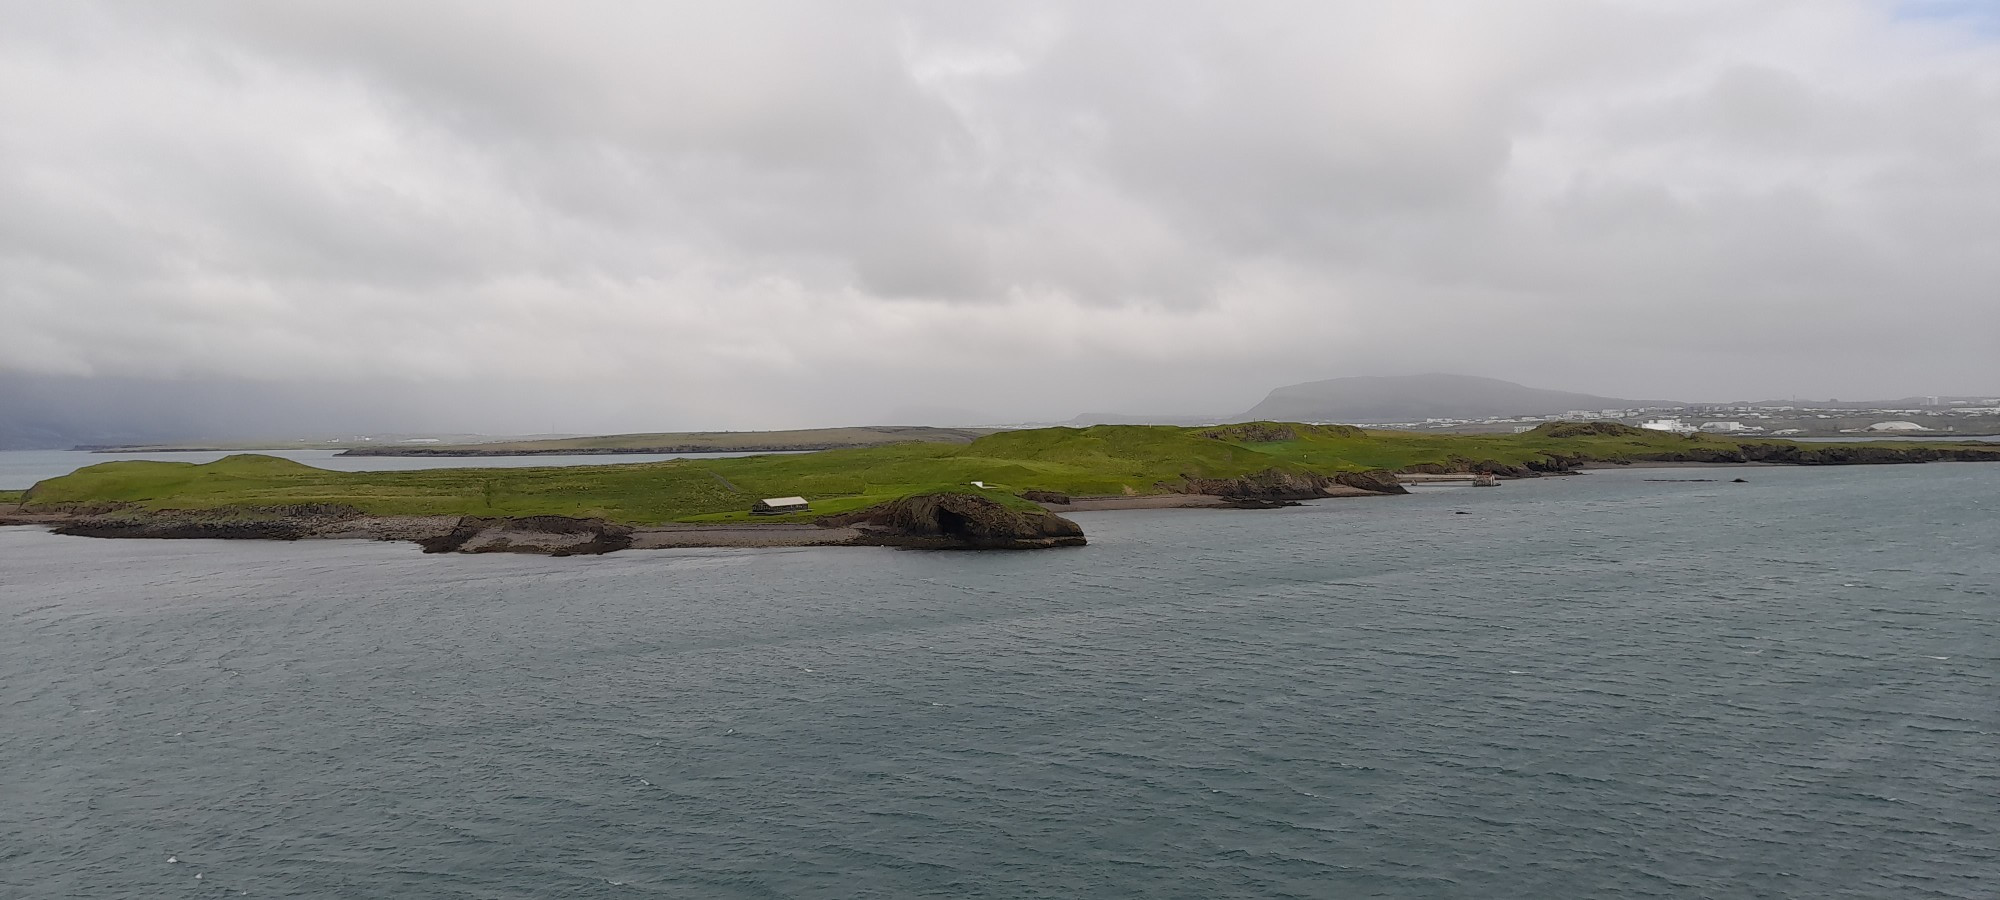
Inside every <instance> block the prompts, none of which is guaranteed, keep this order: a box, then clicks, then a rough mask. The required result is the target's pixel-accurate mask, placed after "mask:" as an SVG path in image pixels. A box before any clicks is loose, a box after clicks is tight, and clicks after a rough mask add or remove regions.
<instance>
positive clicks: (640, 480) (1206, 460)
mask: <svg viewBox="0 0 2000 900" xmlns="http://www.w3.org/2000/svg"><path fill="white" fill-rule="evenodd" d="M1292 430H1293V431H1294V432H1295V436H1294V437H1293V438H1292V439H1290V440H1285V441H1281V442H1259V441H1256V440H1254V439H1252V438H1254V435H1246V433H1244V432H1237V433H1235V434H1234V435H1232V437H1233V439H1218V438H1215V437H1209V436H1206V435H1205V434H1204V432H1205V431H1207V429H1199V428H1177V427H1172V426H1141V425H1107V426H1098V427H1094V428H1085V429H1075V428H1046V429H1037V430H1032V431H1010V432H1001V433H997V434H992V435H988V436H986V437H982V438H980V439H978V440H976V441H973V442H971V443H969V444H945V443H908V444H897V445H893V446H887V447H869V448H860V449H850V450H828V451H823V452H818V453H807V454H798V455H769V456H750V457H740V458H734V459H708V460H670V461H666V462H657V463H634V464H628V465H606V466H572V467H545V468H521V469H430V470H422V471H412V472H330V471H326V470H323V469H315V468H312V467H309V466H305V465H301V464H299V463H294V462H290V461H288V460H282V459H278V458H275V457H268V456H255V455H239V456H231V457H228V458H226V459H223V460H219V461H217V462H213V463H209V464H206V465H193V464H189V463H162V462H111V463H102V464H99V465H95V466H90V467H88V468H85V469H81V470H79V471H77V472H75V473H73V474H71V475H67V476H64V477H62V478H55V479H51V480H49V481H45V482H42V483H41V484H39V485H36V486H35V488H34V489H33V493H32V498H31V500H30V501H29V505H30V506H44V507H46V506H54V505H60V504H68V503H84V504H89V503H106V502H127V503H135V504H139V505H141V506H145V507H150V508H156V509H210V508H216V507H230V506H274V505H283V504H298V503H341V504H348V505H352V506H355V507H359V508H361V509H363V510H366V511H368V512H371V513H376V514H383V515H423V514H454V515H456V514H471V515H536V514H556V515H572V516H599V517H603V518H607V519H612V520H615V521H623V522H633V523H659V522H669V521H691V522H718V521H741V520H747V519H748V518H749V516H748V514H747V510H748V508H749V506H750V504H751V503H752V502H754V501H755V500H757V499H758V498H762V497H778V496H788V495H793V494H797V495H800V496H804V497H806V498H807V499H809V500H811V501H812V503H813V511H812V512H811V513H807V514H800V515H794V516H789V517H770V518H762V517H760V518H759V521H785V520H787V519H810V518H813V517H816V516H819V515H824V514H826V513H831V512H842V511H845V510H850V509H858V508H861V507H864V506H869V505H872V504H874V503H878V502H881V501H884V500H890V499H894V498H897V497H903V496H908V495H911V494H917V493H924V492H929V491H936V490H943V489H959V490H963V489H966V483H967V482H970V481H974V480H979V481H985V482H987V483H988V484H993V485H998V486H999V487H1000V490H998V491H994V492H990V495H992V496H996V498H1004V499H1006V500H1009V501H1011V499H1012V498H1011V496H1009V495H1011V494H1012V493H1013V492H1016V491H1020V490H1026V489H1030V488H1034V489H1042V490H1054V491H1062V492H1066V493H1071V494H1079V495H1093V494H1120V493H1140V494H1145V493H1157V492H1160V491H1162V490H1165V489H1167V488H1165V487H1163V484H1165V485H1171V483H1173V482H1175V481H1178V480H1179V479H1180V478H1181V477H1182V476H1184V475H1187V476H1197V477H1203V478H1232V477H1240V476H1244V475H1250V474H1253V473H1256V472H1261V471H1265V470H1269V469H1277V470H1280V471H1287V472H1319V473H1324V474H1331V473H1334V472H1341V471H1358V470H1365V469H1377V468H1392V469H1394V468H1403V467H1405V466H1412V465H1419V464H1424V463H1446V462H1448V461H1450V460H1451V459H1453V458H1455V457H1456V458H1465V459H1472V460H1479V461H1484V460H1493V461H1498V462H1502V463H1508V464H1512V465H1519V464H1522V463H1525V462H1527V461H1529V460H1531V459H1537V458H1540V457H1541V456H1543V455H1544V454H1545V453H1550V452H1557V453H1565V454H1576V453H1583V454H1587V455H1589V456H1591V457H1594V458H1598V459H1618V458H1623V457H1634V456H1641V455H1644V454H1647V453H1652V452H1659V451H1662V450H1670V449H1673V448H1676V447H1679V448H1685V447H1688V446H1690V442H1691V441H1692V442H1697V443H1705V444H1707V445H1710V446H1733V445H1735V444H1736V443H1738V442H1736V441H1732V440H1728V439H1725V438H1714V437H1706V436H1704V437H1699V438H1682V437H1678V436H1675V435H1670V434H1664V433H1661V434H1658V435H1653V434H1646V435H1584V436H1578V437H1552V436H1549V435H1547V434H1542V433H1529V434H1518V435H1437V434H1413V433H1409V432H1390V431H1366V432H1363V431H1360V430H1358V429H1350V428H1341V427H1338V426H1332V427H1313V426H1294V427H1293V429H1292ZM1903 446H1907V445H1903Z"/></svg>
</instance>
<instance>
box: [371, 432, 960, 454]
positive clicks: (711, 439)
mask: <svg viewBox="0 0 2000 900" xmlns="http://www.w3.org/2000/svg"><path fill="white" fill-rule="evenodd" d="M987 433H988V430H986V429H973V428H928V427H923V426H900V425H884V426H869V427H859V428H804V429H799V430H796V431H686V432H660V433H657V434H606V435H596V436H592V437H578V438H549V439H545V440H534V441H495V442H491V443H479V444H411V445H399V444H392V445H382V446H373V447H370V448H369V449H373V450H421V451H423V452H425V453H439V454H442V453H448V452H450V451H453V450H465V451H472V452H475V453H497V452H523V451H532V452H542V453H548V452H555V451H564V450H628V451H641V450H646V449H651V448H675V449H677V450H679V451H680V452H687V450H686V449H685V448H693V447H699V448H702V449H706V450H714V451H716V452H727V451H731V450H743V449H757V448H765V447H794V446H812V447H871V446H879V445H882V444H890V443H897V442H901V441H942V442H947V443H961V444H962V443H966V442H969V441H971V440H972V439H974V438H976V437H979V436H980V435H982V434H987Z"/></svg>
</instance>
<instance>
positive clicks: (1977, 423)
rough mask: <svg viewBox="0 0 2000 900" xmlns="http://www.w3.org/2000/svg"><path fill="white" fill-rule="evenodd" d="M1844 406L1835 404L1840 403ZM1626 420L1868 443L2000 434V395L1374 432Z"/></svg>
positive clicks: (1567, 416)
mask: <svg viewBox="0 0 2000 900" xmlns="http://www.w3.org/2000/svg"><path fill="white" fill-rule="evenodd" d="M1837 402H1838V401H1832V403H1837ZM1555 421H1572V422H1619V423H1623V424H1626V425H1636V426H1638V427H1640V428H1645V429H1650V430H1654V431H1670V432H1676V433H1679V434H1696V433H1707V434H1731V435H1765V436H1770V437H1788V438H1790V437H1842V436H1844V437H1865V436H1868V435H1881V436H1896V435H1924V436H1932V437H1940V436H1946V435H1965V436H1976V435H1995V434H2000V397H1970V398H1957V397H1951V398H1947V397H1925V398H1921V399H1920V401H1919V402H1918V403H1915V404H1912V405H1903V406H1880V407H1857V406H1853V405H1812V404H1800V405H1783V404H1744V405H1726V404H1724V405H1699V406H1647V407H1627V408H1623V409H1572V410H1568V411H1566V412H1563V413H1561V414H1559V415H1547V416H1485V417H1476V418H1449V417H1444V418H1427V419H1423V420H1421V421H1411V422H1385V423H1380V424H1372V425H1370V426H1369V427H1372V428H1399V429H1409V430H1413V431H1453V432H1507V431H1513V432H1524V431H1528V430H1530V429H1532V428H1534V427H1535V426H1536V425H1540V424H1541V423H1543V422H1555Z"/></svg>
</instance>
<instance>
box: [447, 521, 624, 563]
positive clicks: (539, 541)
mask: <svg viewBox="0 0 2000 900" xmlns="http://www.w3.org/2000/svg"><path fill="white" fill-rule="evenodd" d="M417 544H418V545H420V546H422V547H423V548H424V552H425V553H539V554H544V555H547V556H583V555H591V554H599V553H611V552H613V551H616V550H623V549H625V548H627V547H630V546H632V529H631V528H630V527H627V526H624V525H618V524H615V523H611V522H606V521H604V520H603V519H573V518H570V517H568V516H522V517H519V518H486V517H482V516H465V517H464V518H461V519H459V520H458V526H457V527H456V528H453V529H452V530H451V531H450V532H448V533H446V534H442V535H437V536H434V537H427V538H422V539H419V540H418V541H417Z"/></svg>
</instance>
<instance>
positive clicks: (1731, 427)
mask: <svg viewBox="0 0 2000 900" xmlns="http://www.w3.org/2000/svg"><path fill="white" fill-rule="evenodd" d="M1701 430H1703V431H1706V432H1708V433H1709V434H1742V433H1744V432H1748V431H1763V430H1764V428H1763V426H1761V425H1745V424H1743V423H1742V422H1703V423H1701Z"/></svg>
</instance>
